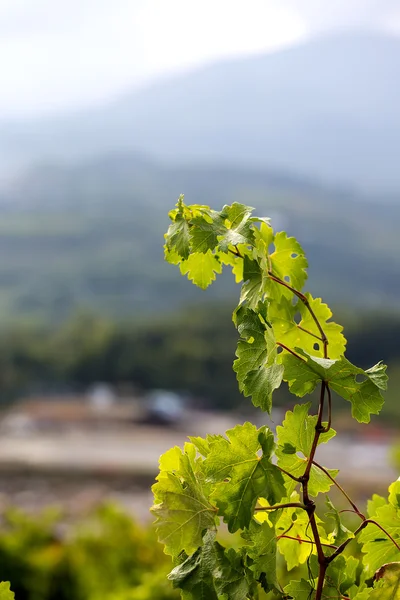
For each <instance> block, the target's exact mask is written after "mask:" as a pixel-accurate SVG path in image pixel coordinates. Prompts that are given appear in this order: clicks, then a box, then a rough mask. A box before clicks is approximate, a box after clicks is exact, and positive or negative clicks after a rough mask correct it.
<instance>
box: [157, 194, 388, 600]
mask: <svg viewBox="0 0 400 600" xmlns="http://www.w3.org/2000/svg"><path fill="white" fill-rule="evenodd" d="M252 211H253V209H252V208H250V207H248V206H245V205H243V204H238V203H234V204H232V205H230V206H224V207H223V208H222V210H221V211H216V210H213V209H211V208H210V207H209V206H203V205H191V206H188V205H186V204H185V203H184V198H183V196H181V197H180V198H179V200H178V203H177V205H176V208H175V209H174V210H172V211H171V212H170V213H169V217H170V219H171V221H172V224H171V225H170V227H169V229H168V232H167V233H166V235H165V247H164V248H165V258H166V260H167V261H168V262H170V263H172V264H174V265H179V268H180V271H181V273H182V274H183V275H187V277H188V279H189V280H190V281H192V282H193V283H194V284H195V285H197V286H199V287H201V288H203V289H205V288H207V287H208V286H209V285H210V284H211V283H212V282H213V281H214V280H215V279H216V276H217V275H218V274H220V273H221V272H222V269H223V268H224V267H230V268H231V269H232V272H233V275H234V276H235V279H236V282H238V283H239V282H242V286H241V292H240V300H239V305H238V306H237V308H236V309H235V310H234V312H233V321H234V323H235V325H236V327H237V330H238V333H239V340H238V345H237V350H236V360H235V361H234V363H233V369H234V371H235V373H236V376H237V380H238V384H239V388H240V391H241V392H242V393H243V394H244V396H246V397H250V398H251V400H252V402H253V404H254V405H255V406H256V407H259V408H260V409H261V410H262V411H264V412H267V413H270V412H271V408H272V396H273V392H274V390H276V389H277V388H279V387H280V385H281V383H282V382H283V381H285V382H287V384H288V387H289V390H290V392H291V393H292V394H293V395H295V396H298V397H299V398H303V397H304V396H305V395H307V394H311V393H312V392H314V390H315V389H316V388H317V387H318V388H319V401H318V409H317V411H316V414H310V413H311V408H312V402H311V401H310V402H306V403H303V404H297V405H296V406H294V408H293V410H290V411H288V412H287V413H286V415H285V418H284V420H283V422H282V424H281V425H280V426H278V427H277V429H276V438H275V437H274V434H273V432H272V431H271V430H270V429H269V428H268V427H267V426H263V427H260V428H257V427H256V426H255V425H253V424H251V423H244V424H243V425H237V426H236V427H234V428H233V429H230V430H228V431H227V432H226V434H225V435H207V436H206V438H199V437H192V438H190V442H187V443H186V444H185V446H184V448H183V449H180V448H178V447H174V448H172V449H170V450H169V451H168V452H166V453H165V454H164V455H163V456H161V458H160V473H159V475H158V476H157V482H156V483H155V484H154V486H153V493H154V498H155V504H154V506H153V508H152V511H153V513H154V515H155V516H156V528H157V531H158V536H159V540H160V542H162V543H163V544H164V546H165V552H166V553H167V554H170V555H171V556H172V557H173V559H174V561H175V564H176V566H175V567H174V569H173V570H172V572H171V573H170V575H169V579H170V580H171V581H172V583H173V585H174V586H175V587H177V588H180V589H181V591H182V597H183V598H184V599H185V600H245V599H249V600H252V599H256V598H258V594H259V591H260V589H262V590H264V591H265V592H267V593H269V597H274V598H280V599H281V600H283V599H291V598H293V599H294V600H311V599H312V600H321V598H326V599H327V598H338V599H351V600H377V599H378V598H379V599H382V600H389V599H395V598H397V599H399V598H400V480H397V481H396V482H394V483H392V485H391V486H390V487H389V495H388V498H387V499H385V498H382V497H380V496H377V495H374V496H373V498H372V500H371V501H370V502H369V503H368V513H367V516H365V515H364V514H363V512H361V511H360V509H359V508H358V507H357V506H356V504H355V503H354V502H353V501H352V500H351V498H350V496H349V495H348V494H347V493H346V492H345V490H344V489H343V488H342V486H341V485H340V484H339V483H338V482H337V481H336V477H337V475H338V471H337V470H334V469H327V468H325V467H323V466H322V465H320V464H319V462H317V460H316V455H317V450H318V446H319V445H320V444H326V443H327V442H328V441H329V440H330V439H331V438H333V437H334V436H335V434H336V432H335V430H334V429H333V427H332V422H333V416H332V403H333V402H332V400H333V399H332V392H335V393H336V394H337V395H339V396H341V397H342V398H344V399H345V400H346V401H348V402H349V403H350V404H351V413H352V416H353V418H355V419H356V420H357V421H358V422H360V423H369V422H370V418H371V415H375V414H378V413H379V411H380V410H381V408H382V405H383V396H382V391H384V390H385V389H386V386H387V375H386V366H385V365H383V364H382V363H378V364H376V365H375V366H373V367H371V368H370V369H367V370H364V369H361V368H359V367H357V366H355V365H353V364H351V363H350V362H349V361H348V360H347V359H346V358H345V356H344V353H345V349H346V339H345V337H344V335H343V329H342V327H341V326H340V325H338V324H336V323H335V322H333V321H332V320H331V317H332V313H331V311H330V309H329V307H328V306H327V305H326V304H325V303H323V302H322V300H321V299H320V298H313V297H312V296H311V294H309V293H305V292H303V291H302V290H303V287H304V284H305V282H306V279H307V267H308V263H307V259H306V256H305V254H304V251H303V249H302V247H301V246H300V244H299V242H298V241H297V240H296V239H295V238H293V237H288V236H287V234H286V233H285V232H278V233H274V231H273V229H272V227H271V225H270V221H269V219H268V218H258V217H254V216H253V215H252ZM332 486H336V487H337V489H338V490H339V491H340V492H341V493H342V494H343V496H344V498H345V499H346V500H347V502H348V503H349V507H351V508H349V510H351V511H353V512H354V513H355V514H356V515H357V517H358V518H359V519H360V525H359V526H358V527H357V528H356V529H355V530H354V531H351V530H349V529H348V528H347V527H346V526H345V525H344V524H343V522H342V518H341V513H340V512H339V511H338V510H337V509H336V508H335V506H334V505H333V504H332V502H331V501H330V499H329V497H326V504H327V506H328V510H329V512H328V513H327V517H328V519H330V520H333V522H334V524H335V526H334V529H333V531H329V530H328V529H329V528H328V525H329V521H328V519H327V521H324V520H322V519H321V517H320V516H319V515H317V512H316V507H317V500H320V499H321V496H320V495H321V494H326V493H327V492H329V490H330V489H331V487H332ZM221 521H222V522H224V523H225V524H226V526H227V528H228V531H229V532H230V533H231V534H234V533H235V532H240V538H241V543H240V544H239V548H238V549H235V548H233V547H230V548H225V547H224V546H223V545H222V544H221V543H220V539H219V537H218V528H219V526H220V524H221ZM354 539H356V540H357V541H358V542H359V544H360V545H361V552H362V556H361V558H356V557H355V556H352V555H349V554H348V553H345V550H346V548H347V546H348V545H349V543H350V542H351V541H352V540H354ZM236 546H237V544H236ZM278 553H279V554H280V555H282V556H283V557H284V559H285V562H286V568H287V570H288V571H289V572H290V571H291V570H292V569H294V568H295V567H298V566H299V565H302V564H305V563H307V564H308V575H309V576H308V578H307V579H301V580H291V581H290V582H289V583H288V584H287V585H285V586H284V587H283V586H282V584H281V583H280V581H279V577H278V573H277V556H278Z"/></svg>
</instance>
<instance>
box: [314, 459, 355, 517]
mask: <svg viewBox="0 0 400 600" xmlns="http://www.w3.org/2000/svg"><path fill="white" fill-rule="evenodd" d="M313 464H314V465H315V466H316V467H318V469H320V470H321V471H322V472H323V473H325V475H326V476H327V477H328V478H329V479H330V480H331V481H332V483H334V484H335V486H336V487H337V488H338V490H340V491H341V492H342V494H343V496H344V497H345V498H346V499H347V501H348V502H349V504H350V505H351V506H352V507H353V509H354V512H355V513H356V514H357V515H358V516H359V517H360V518H361V519H363V520H365V518H366V517H365V516H364V515H363V513H362V512H361V511H360V510H359V509H358V507H357V506H356V504H355V503H354V502H353V500H352V499H351V498H350V496H349V495H348V493H347V492H346V491H345V490H344V489H343V488H342V486H341V485H340V483H338V482H337V481H336V480H335V479H334V478H333V477H332V475H331V474H330V473H329V471H328V470H327V469H325V467H322V466H321V465H320V464H318V463H317V462H316V461H315V460H313Z"/></svg>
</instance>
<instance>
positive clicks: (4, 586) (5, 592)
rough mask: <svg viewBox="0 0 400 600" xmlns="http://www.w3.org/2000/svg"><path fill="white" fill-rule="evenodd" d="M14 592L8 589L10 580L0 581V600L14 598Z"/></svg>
mask: <svg viewBox="0 0 400 600" xmlns="http://www.w3.org/2000/svg"><path fill="white" fill-rule="evenodd" d="M14 598H15V596H14V592H12V591H11V590H10V582H9V581H2V582H1V583H0V600H14Z"/></svg>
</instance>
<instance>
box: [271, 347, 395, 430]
mask: <svg viewBox="0 0 400 600" xmlns="http://www.w3.org/2000/svg"><path fill="white" fill-rule="evenodd" d="M295 352H296V353H297V354H299V355H300V356H301V357H303V360H299V359H298V358H296V357H295V356H293V355H292V354H289V353H288V352H285V353H284V355H283V356H282V364H283V365H284V367H285V373H284V379H285V380H286V381H288V383H289V389H290V391H291V392H292V393H293V394H296V395H297V396H300V397H302V396H304V395H305V394H309V393H311V392H312V391H313V390H314V389H315V387H316V386H317V384H318V383H319V382H320V381H325V382H326V383H327V384H328V385H329V387H330V388H331V389H332V390H333V391H335V392H336V393H337V394H339V396H341V397H342V398H344V399H345V400H348V401H349V402H351V404H352V415H353V417H354V418H355V419H357V421H358V422H359V423H369V421H370V416H371V414H378V413H379V411H380V409H381V408H382V406H383V402H384V401H383V397H382V394H381V390H382V389H386V382H387V375H386V374H385V371H386V365H384V364H382V363H379V364H378V365H375V366H374V367H372V368H371V369H368V370H367V371H364V370H363V369H360V368H359V367H356V366H355V365H352V364H351V362H349V361H348V360H347V358H345V357H344V356H343V357H342V358H340V359H339V360H328V359H324V358H318V357H316V356H310V355H309V354H307V353H306V352H304V351H303V350H302V349H301V348H295ZM359 379H361V381H359Z"/></svg>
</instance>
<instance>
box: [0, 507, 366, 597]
mask: <svg viewBox="0 0 400 600" xmlns="http://www.w3.org/2000/svg"><path fill="white" fill-rule="evenodd" d="M353 525H354V523H353ZM231 538H232V539H230V544H229V545H233V546H234V547H236V548H238V547H239V546H240V545H241V544H242V543H243V540H242V539H241V538H240V536H239V535H237V536H231ZM220 541H221V543H222V544H224V545H226V543H227V539H226V538H225V536H224V534H223V533H222V534H221V538H220ZM358 552H359V547H358V545H357V544H356V543H352V544H351V545H350V547H349V552H348V554H349V555H353V556H354V555H357V554H358ZM172 567H173V565H172V563H171V559H170V557H169V556H167V555H165V554H164V553H163V551H162V547H161V545H160V544H159V543H158V542H157V540H156V535H155V531H154V528H153V526H152V525H151V524H149V525H147V526H142V525H139V524H138V523H137V522H136V521H135V520H134V519H132V517H131V516H129V515H128V514H126V513H125V512H124V511H123V510H122V509H121V508H119V507H118V506H117V505H115V504H111V503H107V504H103V505H100V506H99V507H97V508H95V509H94V510H93V511H92V512H91V513H89V514H86V515H83V516H82V517H81V518H80V519H79V520H78V521H74V522H72V523H71V522H70V521H69V520H68V519H67V518H66V517H65V515H63V514H62V513H61V512H60V511H59V510H58V509H56V508H49V509H47V510H46V511H44V512H43V513H41V514H39V515H38V514H35V515H28V514H26V513H24V512H22V511H20V510H17V509H11V510H10V509H9V510H7V511H6V512H5V513H3V514H2V522H1V526H0V578H1V579H3V580H8V581H11V589H12V590H13V591H14V592H15V598H16V599H17V600H178V599H179V598H180V594H179V591H178V590H174V589H173V587H172V584H171V582H170V581H168V579H167V574H168V573H169V572H170V571H171V569H172ZM278 571H279V578H280V580H281V581H282V582H285V583H287V582H289V581H290V580H291V579H299V578H301V577H307V565H306V564H305V565H302V566H299V567H296V568H295V569H293V570H292V571H290V573H288V572H287V569H286V563H285V560H284V558H283V556H280V555H278ZM269 598H272V596H271V595H266V594H264V593H263V592H262V591H261V590H260V600H264V599H265V600H269Z"/></svg>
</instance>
